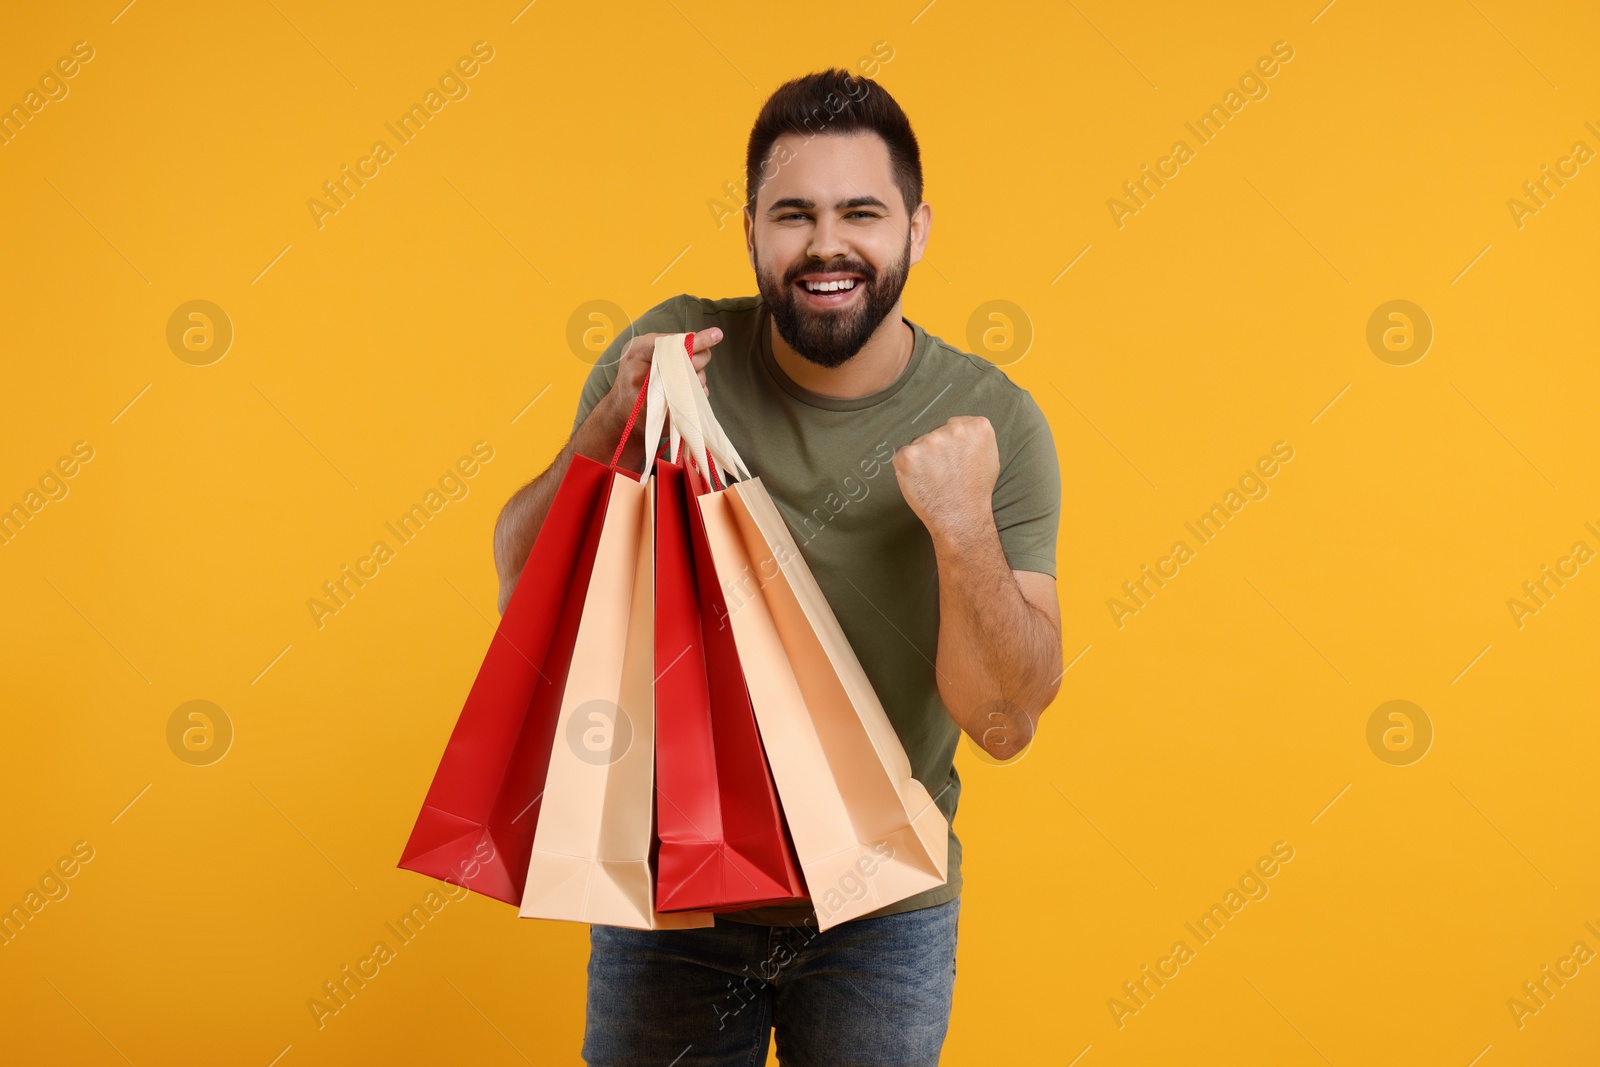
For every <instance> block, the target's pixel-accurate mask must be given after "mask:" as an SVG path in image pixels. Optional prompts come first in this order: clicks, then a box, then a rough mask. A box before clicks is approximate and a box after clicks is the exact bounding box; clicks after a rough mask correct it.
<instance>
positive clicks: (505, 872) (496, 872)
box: [398, 381, 648, 906]
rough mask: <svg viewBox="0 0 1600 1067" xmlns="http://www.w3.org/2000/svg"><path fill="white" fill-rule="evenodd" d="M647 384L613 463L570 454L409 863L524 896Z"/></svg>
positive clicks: (515, 897)
mask: <svg viewBox="0 0 1600 1067" xmlns="http://www.w3.org/2000/svg"><path fill="white" fill-rule="evenodd" d="M647 387H648V381H647V382H646V386H644V387H641V388H640V390H639V397H638V399H637V400H636V401H635V402H634V407H633V413H632V414H631V415H630V416H629V418H628V424H627V427H626V428H625V429H624V430H623V432H622V442H619V443H618V445H617V451H616V454H615V455H613V456H612V459H611V465H610V466H607V465H605V464H603V463H598V462H596V461H595V460H592V459H590V458H589V457H587V456H583V455H574V456H573V457H572V462H571V465H570V466H569V467H568V468H567V473H566V476H565V477H564V478H563V479H562V480H561V485H560V487H559V488H558V489H557V490H556V496H555V499H554V501H552V502H551V505H550V511H549V513H548V514H547V515H546V517H545V520H544V524H543V525H542V526H540V527H539V535H538V537H537V538H536V539H535V540H534V543H533V548H532V549H531V550H530V551H529V553H528V560H527V563H526V564H525V565H524V566H523V568H522V577H521V579H520V580H519V581H518V582H517V585H516V588H515V589H514V590H512V593H511V600H510V602H509V603H508V604H507V605H506V612H505V615H504V616H502V617H501V619H500V625H499V627H498V628H497V629H496V630H495V635H494V639H493V641H492V642H491V643H490V645H489V651H488V653H487V654H486V655H485V656H484V659H483V664H482V665H481V666H480V667H479V668H478V676H477V679H476V680H475V681H474V682H473V683H472V690H471V691H470V692H469V693H468V695H467V702H466V705H465V706H464V707H463V708H462V709H461V715H460V717H459V718H458V719H457V720H456V726H455V729H454V730H453V731H452V732H451V734H450V740H449V742H448V743H447V744H446V745H445V750H444V756H443V758H442V759H441V760H440V761H439V768H438V770H437V772H435V774H434V778H433V784H432V785H431V786H430V787H429V788H428V795H427V798H426V799H425V800H424V801H423V805H422V811H421V813H420V814H419V815H418V816H417V821H416V825H415V826H414V827H413V829H412V831H411V838H410V840H408V841H407V842H406V847H405V851H404V853H403V854H402V855H401V857H400V862H399V864H398V866H399V867H400V868H401V869H403V870H408V871H416V872H418V873H419V874H426V875H429V876H430V877H433V878H438V879H440V880H442V881H446V882H453V883H455V884H457V885H461V886H464V887H465V888H467V889H470V890H472V891H474V892H477V893H482V894H484V895H485V896H489V897H493V898H494V899H496V900H503V901H505V902H506V903H507V904H511V905H513V906H516V905H520V903H521V901H522V896H523V889H524V888H525V886H526V883H527V878H528V861H529V858H530V856H531V855H532V852H533V837H534V830H535V828H536V827H537V826H538V822H539V810H540V807H541V805H540V801H541V799H542V798H543V796H544V784H545V777H546V775H547V772H548V771H549V767H550V749H551V746H552V745H553V744H554V743H555V729H556V723H557V720H558V719H559V717H560V712H561V695H562V692H563V691H564V690H565V688H566V681H567V675H568V673H569V669H570V668H571V665H572V650H573V646H574V644H575V643H576V641H577V635H578V624H579V622H580V621H581V620H582V617H583V601H584V596H585V593H586V592H587V591H588V588H589V579H590V576H591V574H592V572H593V569H594V560H595V553H596V550H597V548H598V547H599V543H600V531H601V528H602V526H603V525H604V520H605V508H606V501H607V499H608V493H607V490H608V489H609V487H610V485H611V478H612V474H613V473H614V472H615V471H617V470H618V469H619V468H618V466H617V463H618V461H619V460H620V459H621V457H622V445H623V443H625V442H626V441H627V439H628V436H629V434H630V433H631V432H632V430H633V426H634V422H635V419H636V418H637V416H638V414H639V409H640V406H641V404H642V403H643V402H644V399H645V392H646V388H647ZM627 473H628V474H629V476H630V477H634V478H637V477H638V476H637V475H636V474H633V473H632V472H627Z"/></svg>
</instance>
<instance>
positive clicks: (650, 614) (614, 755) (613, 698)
mask: <svg viewBox="0 0 1600 1067" xmlns="http://www.w3.org/2000/svg"><path fill="white" fill-rule="evenodd" d="M692 344H693V338H692V336H690V337H689V338H688V339H687V342H686V343H685V338H684V336H683V335H669V336H668V337H665V338H661V339H658V342H657V345H656V349H655V353H654V355H653V357H652V365H651V371H650V373H649V374H648V376H647V379H646V384H645V387H644V389H642V390H641V397H643V398H647V403H648V407H647V415H646V420H645V441H646V445H647V447H646V449H645V456H646V457H647V458H646V461H645V470H644V472H643V473H642V474H635V473H633V472H631V471H625V470H620V469H617V468H616V467H615V461H613V468H612V470H611V472H610V478H609V486H608V489H607V494H608V495H607V500H606V505H605V512H604V518H603V521H602V527H601V531H600V540H599V544H598V546H597V548H596V552H595V562H594V567H593V571H592V574H591V576H590V580H589V585H588V590H587V595H586V597H585V599H584V603H583V609H582V617H581V619H580V621H579V624H578V633H577V638H576V641H575V644H574V647H573V654H572V659H573V669H572V670H571V671H570V672H569V673H568V675H567V679H566V686H565V688H564V691H563V693H562V696H561V706H560V715H559V718H558V721H557V724H556V730H555V742H554V744H553V745H552V747H551V750H550V758H549V771H548V775H547V777H546V780H545V787H544V800H543V810H542V811H541V813H540V818H539V823H538V826H537V828H536V829H535V834H534V840H533V849H532V852H531V854H530V857H529V862H528V872H527V881H526V884H525V886H524V889H523V895H522V900H521V905H520V908H519V914H521V915H522V916H524V917H527V918H543V919H565V920H569V921H573V922H587V923H596V924H601V925H607V926H625V927H633V928H636V929H683V928H689V927H703V926H710V925H712V923H713V918H712V914H711V913H710V912H709V911H680V912H673V913H662V912H660V911H658V910H657V906H656V899H655V896H656V893H655V871H654V859H655V857H654V852H655V846H656V831H655V803H654V800H655V798H654V787H655V736H656V731H655V718H656V716H655V706H654V692H653V688H654V687H653V683H654V658H655V657H654V651H655V640H654V632H655V590H654V576H655V567H654V560H655V550H654V549H655V538H654V532H653V531H654V525H655V523H654V510H655V509H654V503H653V502H654V496H655V487H656V482H655V480H654V479H651V478H650V477H649V474H650V472H651V461H650V457H652V456H653V454H654V452H655V444H656V441H657V440H658V437H659V433H660V430H661V426H662V423H663V422H664V420H665V419H666V406H665V393H664V388H663V375H662V374H661V373H660V370H659V368H660V367H661V366H663V365H665V364H666V363H667V361H668V360H672V359H684V358H686V356H687V354H688V351H689V350H692ZM680 345H681V346H682V347H678V346H680ZM638 406H639V405H638V402H635V405H634V415H637V413H638ZM632 425H633V417H632V416H630V418H629V425H628V428H627V429H625V430H624V431H623V438H622V439H623V441H626V440H627V438H628V434H629V433H630V432H631V429H632ZM620 455H621V447H620V446H619V448H618V456H619V457H620Z"/></svg>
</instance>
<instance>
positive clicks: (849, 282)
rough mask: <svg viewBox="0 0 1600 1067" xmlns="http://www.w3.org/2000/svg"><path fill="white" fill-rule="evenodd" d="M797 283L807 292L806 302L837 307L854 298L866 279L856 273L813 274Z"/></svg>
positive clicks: (798, 280)
mask: <svg viewBox="0 0 1600 1067" xmlns="http://www.w3.org/2000/svg"><path fill="white" fill-rule="evenodd" d="M795 285H796V286H797V287H799V288H800V289H801V290H802V291H803V292H804V293H805V294H806V302H807V303H808V304H811V305H812V306H814V307H837V306H838V305H840V304H844V303H847V302H849V301H850V300H851V299H853V294H854V293H855V291H856V290H857V289H861V288H863V287H864V285H865V280H864V279H862V278H861V277H860V276H858V275H854V274H813V275H807V276H806V277H803V278H799V279H797V280H796V281H795Z"/></svg>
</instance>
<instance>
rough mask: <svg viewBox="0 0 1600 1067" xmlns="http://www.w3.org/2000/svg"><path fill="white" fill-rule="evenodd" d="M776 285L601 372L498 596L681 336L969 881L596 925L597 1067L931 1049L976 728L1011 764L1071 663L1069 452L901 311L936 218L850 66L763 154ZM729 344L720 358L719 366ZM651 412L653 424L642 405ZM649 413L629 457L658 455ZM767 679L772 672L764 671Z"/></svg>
mask: <svg viewBox="0 0 1600 1067" xmlns="http://www.w3.org/2000/svg"><path fill="white" fill-rule="evenodd" d="M746 174H747V184H748V189H749V198H750V199H749V202H748V203H747V205H746V206H745V211H744V233H745V244H746V250H747V252H748V255H749V259H750V264H751V266H752V267H753V268H754V270H755V275H756V286H757V288H758V290H759V292H760V295H759V296H743V297H732V298H725V299H706V298H702V297H695V296H688V295H681V296H677V297H674V298H672V299H670V300H667V301H665V302H664V303H661V304H659V305H657V306H656V307H654V308H651V309H650V310H649V311H647V312H646V313H645V314H643V315H641V316H640V317H639V319H638V320H636V321H635V322H634V323H633V324H632V326H631V327H630V328H629V330H628V331H627V332H626V333H624V334H623V335H622V336H619V337H618V338H617V339H616V340H615V341H614V342H613V343H612V344H611V346H610V347H609V348H608V349H607V351H606V353H605V355H604V357H603V358H602V359H601V361H600V362H599V363H597V364H596V365H595V367H594V369H593V371H592V372H591V373H590V375H589V378H588V381H587V382H586V383H585V385H584V388H583V394H582V397H581V399H580V400H579V403H578V411H577V416H576V418H575V419H574V421H573V431H572V436H571V439H570V440H569V441H568V442H567V444H566V446H565V447H564V448H563V450H562V451H561V453H560V455H558V456H557V458H556V460H555V462H554V463H553V464H552V465H551V466H550V468H549V470H547V471H546V472H545V473H544V474H542V475H540V476H539V478H537V479H535V480H534V481H533V482H532V483H530V484H529V485H527V486H525V487H523V488H522V489H521V490H519V491H518V493H517V494H516V495H515V496H514V497H513V498H512V499H511V500H510V502H508V503H507V505H506V507H505V509H504V510H503V511H502V512H501V515H500V520H499V522H498V524H497V526H496V529H495V564H496V567H497V569H498V571H499V574H500V579H501V593H500V608H501V611H502V612H503V611H504V610H505V605H506V603H507V602H508V601H509V599H510V596H511V590H512V589H513V588H514V586H515V584H516V581H517V577H518V575H519V573H520V571H521V569H522V566H523V564H524V562H525V561H526V560H527V557H528V552H529V550H530V548H531V547H532V545H533V540H534V537H535V536H536V535H537V533H538V528H539V524H540V523H541V522H542V521H543V519H544V516H545V514H546V512H547V511H548V510H549V506H550V501H551V500H552V499H553V497H554V494H555V490H556V487H557V486H558V485H559V483H560V480H561V478H562V477H563V475H564V474H565V473H566V469H567V466H568V465H569V463H570V461H571V457H572V456H573V454H575V453H582V454H584V455H586V456H590V457H592V458H594V459H597V460H599V461H600V462H602V463H605V462H609V461H610V458H611V454H612V452H613V450H614V449H615V447H616V442H617V439H618V438H619V436H620V435H621V433H622V430H623V427H624V425H625V424H626V421H627V416H628V412H629V410H630V409H631V408H632V406H633V401H634V398H635V397H636V396H637V394H638V391H639V387H640V385H641V384H642V383H643V381H644V376H645V372H646V370H647V368H648V365H649V361H650V358H651V354H652V351H653V347H654V339H655V337H656V336H658V335H660V334H663V333H686V332H693V333H694V334H695V354H694V357H693V362H694V365H695V367H696V369H697V371H698V373H699V376H700V380H701V382H702V384H703V385H704V387H705V388H706V392H707V395H708V396H709V398H710V403H711V407H712V409H713V410H714V411H715V412H716V415H717V418H718V420H719V421H720V422H721V423H722V426H723V428H724V429H725V430H726V431H727V434H728V437H729V439H730V440H731V441H732V442H733V444H734V447H735V448H737V449H738V451H739V453H740V454H741V456H743V458H744V460H745V462H746V463H747V464H748V465H749V467H750V469H751V470H752V471H753V472H754V473H756V474H758V475H760V477H761V480H762V482H763V484H764V485H765V486H766V488H767V490H768V492H769V493H770V494H771V496H772V498H773V500H774V501H775V502H776V504H777V506H778V508H779V510H780V511H781V512H782V514H783V517H784V519H785V520H786V521H787V522H788V524H789V526H790V528H791V529H792V530H793V531H794V533H795V540H796V543H797V544H798V545H799V547H800V549H801V553H802V555H803V556H804V557H805V560H806V563H807V565H808V566H809V567H810V569H811V571H812V573H813V574H814V575H815V576H816V579H817V583H818V584H819V585H820V586H821V587H822V590H823V593H824V595H825V596H826V597H827V599H828V602H829V604H830V605H831V607H832V608H833V611H834V613H835V614H836V615H837V616H838V619H839V623H840V626H841V627H842V628H843V630H844V632H845V635H846V636H847V637H848V638H849V639H850V643H851V645H852V647H853V648H854V649H855V651H856V654H857V656H858V657H859V659H860V661H861V665H862V667H863V668H864V669H865V671H866V673H867V676H868V678H869V679H870V680H871V682H872V685H873V688H874V690H875V691H876V693H877V695H878V697H879V699H880V700H881V702H882V703H883V707H884V710H885V711H886V712H887V713H888V715H889V719H890V721H891V722H892V723H893V724H894V727H895V730H896V732H897V733H898V734H899V737H900V740H901V743H902V744H903V745H904V746H905V750H906V755H907V756H908V757H909V758H910V761H911V767H912V771H913V773H914V774H915V775H916V777H917V779H918V780H919V781H920V782H922V784H923V785H924V786H926V787H927V789H928V792H929V793H930V794H931V795H933V797H934V799H935V803H937V804H938V806H939V808H940V809H941V810H942V811H943V812H944V814H945V816H946V818H947V819H949V820H950V821H951V832H950V837H949V878H948V881H947V882H946V884H945V885H943V886H940V887H938V888H936V889H933V890H929V891H927V892H924V893H921V894H918V895H916V896H913V897H909V898H907V899H905V900H902V901H899V902H898V903H895V904H892V905H889V906H888V907H885V908H882V909H880V910H878V911H876V912H872V913H871V914H869V915H867V916H865V917H863V918H860V919H857V920H854V921H852V922H847V923H843V924H841V925H839V926H836V927H833V928H831V929H829V930H828V931H827V932H825V933H822V932H818V930H817V923H816V916H815V912H814V911H813V909H812V908H811V906H810V905H808V904H802V905H788V906H782V907H768V908H758V909H755V910H751V911H745V912H739V913H736V914H730V915H723V916H719V917H718V918H717V921H716V925H715V926H714V927H710V928H706V929H698V930H673V931H638V930H625V929H621V928H616V927H605V926H595V927H591V930H590V944H591V952H590V960H589V994H588V1019H587V1025H586V1029H585V1035H584V1046H583V1054H584V1058H585V1060H586V1061H587V1062H588V1063H590V1064H621V1063H656V1064H663V1065H664V1064H669V1063H671V1064H675V1065H676V1067H691V1065H721V1064H730V1065H731V1064H759V1063H761V1062H764V1058H765V1056H766V1048H767V1044H768V1041H769V1039H770V1037H771V1034H772V1032H773V1031H774V1030H776V1033H777V1043H778V1056H779V1059H780V1061H781V1062H783V1063H785V1064H797V1065H802V1067H811V1065H824V1064H826V1065H832V1067H839V1065H848V1064H866V1063H872V1064H935V1063H937V1062H938V1059H939V1051H940V1048H941V1047H942V1045H943V1042H944V1037H945V1032H946V1029H947V1027H948V1024H949V1018H950V1007H951V994H952V990H953V988H954V982H955V952H956V925H957V913H958V911H959V908H960V892H961V884H962V882H961V843H960V841H959V840H958V839H957V838H956V836H955V830H954V819H955V813H956V803H957V800H958V799H959V797H960V793H961V782H960V778H959V776H958V775H957V774H956V770H955V766H954V756H955V750H956V746H957V744H958V743H959V741H960V738H961V735H962V733H963V732H964V733H966V734H967V735H968V736H969V737H970V738H972V739H973V741H975V742H976V743H977V744H979V745H981V746H982V747H983V749H984V750H985V751H986V752H988V753H989V754H990V755H992V756H993V757H995V758H996V759H1001V760H1004V759H1009V758H1011V757H1013V756H1015V755H1016V754H1017V753H1018V752H1020V751H1022V749H1023V748H1025V747H1026V746H1027V744H1028V742H1029V741H1030V740H1031V739H1032V737H1033V732H1034V728H1035V726H1036V724H1037V722H1038V719H1039V716H1040V715H1041V714H1042V713H1043V711H1044V709H1045V708H1046V706H1048V705H1049V703H1050V702H1051V700H1052V699H1053V698H1054V696H1055V694H1056V690H1057V688H1058V686H1059V683H1060V678H1061V673H1062V669H1061V637H1060V609H1059V607H1058V604H1057V599H1056V582H1055V569H1056V560H1055V549H1056V531H1057V525H1058V520H1059V514H1060V498H1061V481H1060V472H1059V469H1058V465H1057V458H1056V452H1055V445H1054V442H1053V440H1052V438H1051V434H1050V427H1049V426H1048V424H1047V423H1046V422H1045V418H1044V415H1043V413H1042V412H1041V411H1040V410H1039V407H1038V405H1037V404H1035V403H1034V401H1033V398H1032V397H1031V396H1029V394H1028V393H1027V392H1026V391H1025V390H1023V389H1021V388H1019V387H1018V386H1016V385H1015V384H1013V383H1012V382H1011V381H1010V380H1009V379H1008V378H1007V377H1006V375H1005V374H1004V373H1003V372H1002V371H1000V370H999V369H998V368H997V367H995V366H994V365H993V364H991V363H989V362H988V361H986V360H984V359H981V358H978V357H976V356H973V355H970V354H968V353H965V352H962V351H961V350H959V349H957V348H955V347H953V346H952V345H949V344H947V343H946V342H944V341H942V340H941V339H939V338H938V337H935V336H933V335H931V334H929V333H927V332H926V331H925V330H923V328H922V327H920V326H918V325H917V324H916V323H914V322H911V321H910V320H908V319H906V318H905V317H904V316H903V315H902V308H901V294H902V291H903V289H904V287H905V284H906V280H907V277H908V275H909V273H910V270H911V267H912V265H914V264H916V263H918V262H920V261H921V260H922V258H923V253H924V251H925V249H926V248H927V244H928V234H929V230H930V227H931V225H932V222H933V209H932V208H931V207H930V206H929V205H928V204H927V203H925V202H924V201H923V200H922V164H921V157H920V154H919V152H918V148H917V141H916V138H915V136H914V135H913V134H912V131H911V124H910V122H909V121H908V120H907V118H906V116H905V113H904V112H903V111H902V110H901V109H900V107H899V105H898V104H896V103H895V101H894V100H893V98H891V97H890V96H889V94H888V93H887V92H885V91H884V90H883V88H882V87H880V86H879V85H877V84H876V83H874V82H872V81H869V80H866V79H861V78H855V77H852V76H851V75H849V74H848V73H846V72H844V71H839V70H832V71H825V72H822V73H818V74H811V75H807V76H806V77H803V78H799V79H796V80H795V81H792V82H789V83H788V84H786V85H784V86H782V87H781V88H780V89H778V91H777V92H775V93H774V94H773V95H772V97H771V98H770V99H769V100H768V101H767V102H766V104H765V105H764V106H763V107H762V110H761V113H760V115H759V116H758V117H757V119H756V122H755V126H754V128H753V129H752V131H751V134H750V142H749V148H748V151H747V155H746ZM713 355H714V356H715V358H714V359H713V358H712V357H713ZM641 421H642V420H641ZM643 453H644V444H643V439H642V428H636V429H635V431H634V432H633V434H632V435H631V437H630V439H629V442H628V445H627V448H626V449H625V450H624V453H623V463H624V465H625V466H629V467H631V468H632V469H634V470H639V469H641V465H642V464H643V462H644V454H643ZM750 682H751V684H752V685H755V684H759V679H755V678H752V679H750Z"/></svg>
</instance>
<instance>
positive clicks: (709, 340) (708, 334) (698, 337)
mask: <svg viewBox="0 0 1600 1067" xmlns="http://www.w3.org/2000/svg"><path fill="white" fill-rule="evenodd" d="M720 340H722V331H721V330H719V329H718V328H717V327H715V326H713V327H711V328H710V329H708V330H701V331H700V332H699V333H697V334H695V335H694V350H695V353H696V354H699V353H701V352H704V351H706V350H707V349H708V348H710V347H711V346H712V345H714V344H716V343H717V342H718V341H720Z"/></svg>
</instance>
